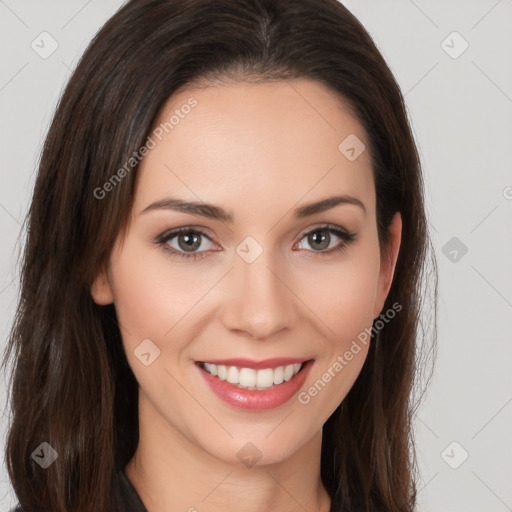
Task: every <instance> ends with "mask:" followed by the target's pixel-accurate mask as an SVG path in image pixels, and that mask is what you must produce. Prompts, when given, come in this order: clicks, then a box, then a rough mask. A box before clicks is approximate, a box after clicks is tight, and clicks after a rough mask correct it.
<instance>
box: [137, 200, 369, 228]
mask: <svg viewBox="0 0 512 512" xmlns="http://www.w3.org/2000/svg"><path fill="white" fill-rule="evenodd" d="M340 204H342V205H347V204H348V205H354V206H358V207H360V208H361V209H362V210H363V211H364V212H365V213H366V207H365V205H364V204H363V202H362V201H360V200H359V199H357V198H356V197H353V196H350V195H342V196H332V197H328V198H326V199H322V200H321V201H317V202H314V203H309V204H306V205H304V206H300V207H299V208H295V209H294V210H293V213H294V215H295V217H297V218H299V219H302V218H304V217H309V216H311V215H315V214H317V213H322V212H325V211H327V210H330V209H331V208H334V207H335V206H338V205H340ZM154 210H174V211H177V212H182V213H189V214H191V215H198V216H201V217H207V218H210V219H214V220H220V221H222V222H226V223H233V222H234V215H233V213H232V212H230V211H226V210H224V209H223V208H221V207H220V206H216V205H214V204H210V203H203V202H196V201H184V200H182V199H178V198H173V197H169V198H166V199H162V200H160V201H156V202H155V203H152V204H150V205H149V206H147V207H146V208H144V210H142V211H141V212H140V215H142V214H145V213H148V212H150V211H154Z"/></svg>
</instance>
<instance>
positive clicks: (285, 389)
mask: <svg viewBox="0 0 512 512" xmlns="http://www.w3.org/2000/svg"><path fill="white" fill-rule="evenodd" d="M233 361H235V362H236V364H231V362H233ZM276 361H277V364H276ZM280 361H286V362H285V363H284V364H282V363H280ZM288 361H291V362H288ZM303 361H304V359H266V360H265V361H249V360H247V359H225V360H223V361H222V362H218V363H217V362H215V361H208V362H212V363H213V364H223V365H224V364H225V365H226V366H239V367H244V368H254V369H257V368H255V367H254V366H253V365H254V364H256V365H258V366H259V367H260V368H275V367H277V366H285V365H286V364H294V363H301V362H303ZM248 362H250V363H252V366H251V365H249V366H248V365H247V363H248ZM228 363H229V364H228ZM241 363H242V364H241ZM313 364H314V360H313V359H310V360H309V361H307V362H305V363H304V365H303V367H302V368H301V370H300V372H299V373H297V374H296V375H295V376H294V377H293V378H292V379H290V380H289V381H288V382H283V383H282V384H279V385H277V386H274V387H273V388H270V389H266V390H261V391H258V390H256V389H242V388H239V387H237V386H235V385H234V384H231V383H229V382H227V381H225V380H220V379H219V378H217V377H214V376H213V375H211V374H210V373H208V372H207V371H206V370H204V369H203V368H202V367H201V366H200V365H199V364H196V366H197V368H198V370H199V372H200V374H201V376H202V377H203V379H204V380H205V381H206V383H207V384H208V386H209V387H210V389H211V390H212V391H213V392H214V393H215V394H216V395H217V396H218V397H219V398H220V399H221V400H223V401H224V402H226V403H228V404H229V405H231V406H233V407H236V408H238V409H244V410H249V411H265V410H268V409H274V408H275V407H278V406H280V405H282V404H284V403H286V402H287V401H288V400H290V399H291V398H292V397H293V396H294V395H295V394H296V393H297V392H298V391H299V389H300V388H301V387H302V385H303V384H304V381H305V380H306V377H307V376H308V373H309V371H310V370H311V367H312V366H313Z"/></svg>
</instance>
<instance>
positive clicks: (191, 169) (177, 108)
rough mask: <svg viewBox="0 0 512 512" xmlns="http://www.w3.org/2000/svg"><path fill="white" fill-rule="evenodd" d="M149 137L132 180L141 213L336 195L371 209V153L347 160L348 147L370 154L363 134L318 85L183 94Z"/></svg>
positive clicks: (259, 205) (288, 203) (246, 86)
mask: <svg viewBox="0 0 512 512" xmlns="http://www.w3.org/2000/svg"><path fill="white" fill-rule="evenodd" d="M149 136H150V137H151V139H152V141H153V142H154V147H153V149H151V150H150V151H149V152H148V154H147V155H146V156H145V157H144V159H143V160H142V162H141V164H140V166H139V169H138V171H137V187H136V195H135V204H136V206H137V207H138V208H139V211H140V209H141V208H143V206H144V204H147V203H148V202H151V201H155V200H159V199H164V198H165V197H166V195H172V196H178V197H181V198H183V199H190V200H195V201H197V200H205V201H208V202H212V203H216V204H222V205H225V206H226V207H230V206H232V208H231V209H232V210H233V211H236V210H237V206H236V204H235V203H238V204H239V205H243V207H244V209H245V210H246V211H247V212H251V211H254V210H255V209H258V210H261V211H264V210H265V209H266V208H273V206H274V205H282V206H283V207H284V208H285V209H286V207H288V208H291V207H292V206H293V205H296V204H297V203H298V202H299V203H300V202H310V201H311V200H314V199H316V198H322V197H324V196H326V195H333V193H335V192H336V193H340V194H343V193H346V194H350V195H354V196H356V197H359V198H360V199H361V200H363V201H364V202H365V203H366V205H367V207H368V208H369V209H370V210H373V209H374V185H373V176H372V169H371V161H370V155H369V151H367V150H363V151H362V153H361V154H360V155H359V156H358V157H357V158H356V159H353V158H347V153H346V152H345V151H346V149H347V144H348V146H354V144H355V145H356V146H357V147H356V148H355V149H356V150H357V151H360V150H361V148H363V147H364V146H363V144H364V145H365V146H366V147H367V146H368V144H367V140H366V134H365V131H364V129H363V128H362V126H361V125H360V123H359V122H358V121H357V119H356V118H355V117H354V116H352V115H351V113H350V111H349V109H348V108H347V107H346V105H345V104H344V103H343V102H342V101H341V100H340V98H339V97H338V96H336V95H335V94H334V93H332V92H331V91H330V90H329V89H327V88H326V87H325V86H323V85H322V84H320V83H318V82H315V81H310V80H294V81H277V82H266V83H259V84H254V83H246V82H236V83H232V84H229V85H225V84H223V85H211V86H208V87H206V88H187V89H183V90H181V91H179V92H177V93H176V94H174V95H173V96H172V97H171V98H170V99H169V100H168V101H167V103H166V104H165V105H164V107H163V108H162V110H161V112H160V113H159V115H158V118H157V120H156V122H155V124H154V126H153V127H152V130H151V132H150V134H149ZM345 141H348V142H345ZM340 144H341V146H340ZM152 145H153V144H152ZM349 149H350V148H349ZM348 156H351V153H349V154H348ZM301 198H303V201H300V200H301Z"/></svg>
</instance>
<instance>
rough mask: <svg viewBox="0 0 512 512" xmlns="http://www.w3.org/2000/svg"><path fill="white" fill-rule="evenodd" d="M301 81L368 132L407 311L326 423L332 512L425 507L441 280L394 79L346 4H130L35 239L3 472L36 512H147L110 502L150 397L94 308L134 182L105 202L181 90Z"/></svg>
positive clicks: (62, 153) (372, 351)
mask: <svg viewBox="0 0 512 512" xmlns="http://www.w3.org/2000/svg"><path fill="white" fill-rule="evenodd" d="M299 78H305V79H312V80H316V81H318V82H320V83H322V84H323V85H325V86H326V87H328V88H329V90H330V91H332V93H333V94H335V95H337V96H338V97H339V98H340V100H342V101H343V102H345V103H346V104H347V105H348V106H349V107H350V109H351V112H352V113H353V115H354V116H356V118H357V120H358V121H359V122H360V123H361V125H362V126H363V127H364V130H365V132H366V135H367V142H368V146H367V149H368V151H369V152H370V155H371V162H372V171H373V176H374V183H375V190H376V197H377V206H376V208H377V211H376V214H377V222H378V236H379V242H380V244H381V250H383V251H385V250H386V248H387V247H388V245H387V243H388V236H387V235H388V227H389V225H390V222H391V219H392V217H393V215H394V213H396V212H400V213H401V215H402V223H403V225H402V241H401V247H400V252H399V256H398V261H397V264H396V268H395V274H394V279H393V282H392V285H391V289H390V292H389V295H388V297H387V300H386V303H385V305H384V309H385V310H387V309H389V308H392V305H393V304H399V305H400V306H401V309H400V312H399V313H397V314H396V316H395V317H394V318H393V319H392V321H389V322H387V323H386V325H385V326H384V327H383V328H381V329H378V333H377V332H375V333H373V334H372V340H371V343H370V346H369V352H368V355H367V358H366V360H365V363H364V365H363V368H362V370H361V372H360V375H359V376H358V378H357V380H356V382H355V383H354V385H353V387H352V388H351V390H350V391H349V393H348V395H347V396H346V398H345V399H344V400H343V402H342V403H341V404H340V405H339V407H338V408H337V409H336V410H335V412H334V413H333V414H332V416H331V417H330V418H329V419H328V421H327V422H326V424H325V425H324V429H323V441H322V453H321V478H322V481H323V483H324V485H325V487H326V489H327V491H328V492H329V494H330V496H331V499H332V506H331V510H332V511H336V512H356V511H357V512H361V511H364V512H411V511H412V510H414V508H415V503H416V493H417V491H416V484H415V482H416V479H417V464H416V457H415V450H414V437H413V428H412V426H413V420H414V412H415V410H416V408H417V406H418V404H419V400H420V398H421V397H422V396H423V394H424V393H423V392H421V389H423V388H418V389H420V393H417V392H415V390H416V384H417V383H418V382H420V379H419V377H420V376H421V375H423V371H424V369H425V368H428V367H429V364H428V363H429V361H432V360H433V356H435V333H433V334H432V335H429V336H427V335H426V334H425V333H426V332H427V331H428V329H426V327H428V326H425V325H424V322H423V321H422V314H421V313H422V310H423V309H424V308H423V306H424V305H425V304H426V302H425V297H427V295H426V293H425V285H424V283H425V282H426V281H427V280H428V281H429V282H435V283H436V282H437V278H436V270H435V259H434V255H433V252H432V250H431V243H430V241H429V237H428V228H427V220H426V211H425V203H424V192H423V178H422V170H421V164H420V158H419V154H418V150H417V147H416V144H415V141H414V138H413V135H412V130H411V126H410V123H409V120H408V116H407V110H406V106H405V102H404V98H403V95H402V93H401V91H400V88H399V86H398V84H397V82H396V80H395V78H394V76H393V74H392V72H391V71H390V68H389V67H388V65H387V64H386V62H385V60H384V58H383V56H382V55H381V53H380V52H379V50H378V49H377V47H376V45H375V43H374V41H373V40H372V38H371V37H370V35H369V34H368V33H367V31H366V30H365V29H364V27H363V26H362V25H361V23H360V22H359V21H358V20H357V19H356V18H355V17H354V16H353V15H352V14H351V13H350V12H349V10H348V9H346V8H345V7H344V6H343V5H342V4H341V3H340V2H338V1H337V0H214V1H211V0H131V1H128V2H127V3H126V4H125V5H123V6H122V7H121V8H120V9H119V10H118V11H117V12H116V13H115V14H114V15H113V16H112V17H111V18H110V19H109V20H108V21H107V22H106V24H105V25H104V26H103V27H102V28H101V29H100V30H99V32H98V33H97V34H96V36H95V37H94V39H93V40H92V42H91V43H90V45H89V47H88V48H87V50H86V51H85V53H84V54H83V56H82V58H81V60H80V61H79V63H78V65H77V67H76V69H75V70H74V72H73V74H72V76H71V78H70V80H69V82H68V84H67V86H66V88H65V90H64V92H63V94H62V97H61V99H60V101H59V104H58V106H57V108H56V112H55V114H54V117H53V120H52V123H51V126H50V128H49V131H48V134H47V136H46V139H45V142H44V146H43V149H42V153H41V157H40V160H39V165H38V173H37V177H36V180H35V186H34V191H33V195H32V199H31V203H30V207H29V210H28V213H27V217H26V220H25V224H24V228H25V236H26V241H25V244H24V249H23V253H22V262H21V281H20V295H19V304H18V307H17V311H16V315H15V319H14V322H13V326H12V329H11V332H10V336H9V340H8V345H7V349H6V351H5V355H4V359H3V362H2V365H3V366H4V368H7V366H8V365H9V363H12V364H10V365H9V366H10V367H11V374H10V380H9V395H8V396H9V413H10V418H9V429H8V432H7V440H6V465H7V469H8V473H9V477H10V479H11V482H12V486H13V489H14V491H15V494H16V497H17V499H18V501H19V505H20V507H21V509H22V510H23V511H24V512H36V511H37V512H112V511H117V512H121V511H124V510H128V509H129V510H138V509H137V508H136V507H135V505H134V504H133V500H131V499H130V498H126V497H125V498H123V497H121V498H120V497H119V496H118V494H117V493H116V492H114V482H115V475H116V472H118V471H119V470H120V469H122V468H123V467H124V466H125V465H126V464H127V462H128V461H129V460H130V459H131V457H132V456H133V454H134V452H135V450H136V448H137V443H138V435H139V434H138V406H137V392H138V384H137V381H136V379H135V377H134V375H133V373H132V371H131V369H130V367H129V365H128V363H127V359H126V356H125V353H124V350H123V344H122V337H121V332H120V328H119V326H118V323H117V321H116V311H115V306H114V305H109V306H98V305H97V304H95V302H94V301H93V300H92V297H91V293H90V287H91V283H92V281H93V279H94V277H95V276H96V275H97V273H98V270H99V269H100V268H102V266H103V265H105V264H106V262H107V261H108V258H109V256H110V252H111V250H112V247H113V244H114V242H115V240H116V237H117V236H118V234H119V233H120V230H121V229H123V226H125V225H126V222H127V219H128V216H129V213H130V209H131V206H132V202H133V193H134V180H135V176H136V174H137V167H136V166H135V167H134V168H133V170H131V171H130V172H129V173H127V174H126V176H125V177H124V178H123V179H122V180H121V181H120V182H119V183H118V184H116V186H115V187H114V188H113V190H112V191H111V192H110V193H109V194H108V197H105V198H103V199H98V197H96V195H95V194H94V190H95V189H97V188H98V187H101V186H102V185H103V184H104V183H106V182H107V181H108V180H109V179H110V178H111V176H112V175H113V174H114V173H115V172H116V170H117V169H119V168H121V167H123V165H124V163H125V162H126V161H127V160H128V159H129V158H130V156H131V155H133V153H134V152H137V151H138V149H139V148H140V147H141V146H143V145H144V144H145V141H146V140H147V137H148V134H149V131H150V129H151V127H152V126H153V123H154V122H155V119H156V118H157V116H158V114H159V112H160V111H161V108H162V107H163V105H164V104H165V103H166V101H167V100H168V99H169V98H170V97H171V95H172V94H173V93H174V92H176V91H177V90H178V89H179V88H182V87H185V86H187V85H194V84H200V83H203V84H208V83H214V82H222V81H224V80H233V79H234V80H240V81H243V80H247V81H255V82H265V81H271V80H293V79H299ZM340 142H341V141H340ZM429 262H430V263H431V265H432V266H429ZM434 295H437V285H435V286H434ZM434 299H435V298H434ZM433 304H434V306H433V307H434V312H435V300H434V301H433ZM430 323H431V322H430ZM434 325H435V315H434ZM375 331H377V330H375ZM429 340H430V341H429ZM430 375H431V374H430ZM42 442H47V443H49V444H50V445H51V446H52V447H53V449H55V450H56V452H57V453H58V458H57V459H56V460H55V461H54V462H53V464H51V465H50V466H49V467H48V468H46V469H43V468H41V467H40V466H39V465H38V464H37V463H36V462H35V461H34V459H33V458H32V457H31V454H32V453H33V452H34V450H35V449H36V448H37V447H38V446H39V445H40V444H41V443H42ZM123 499H124V500H125V501H123Z"/></svg>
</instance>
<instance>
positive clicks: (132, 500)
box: [115, 469, 148, 512]
mask: <svg viewBox="0 0 512 512" xmlns="http://www.w3.org/2000/svg"><path fill="white" fill-rule="evenodd" d="M115 485H116V488H117V489H116V490H117V491H119V501H120V503H121V504H122V510H123V512H148V511H147V509H146V507H145V506H144V503H142V500H141V499H140V496H139V494H138V493H137V491H136V490H135V487H133V485H132V483H131V482H130V480H129V479H128V476H127V475H126V473H125V472H124V469H123V470H121V471H118V472H117V478H116V481H115Z"/></svg>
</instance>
